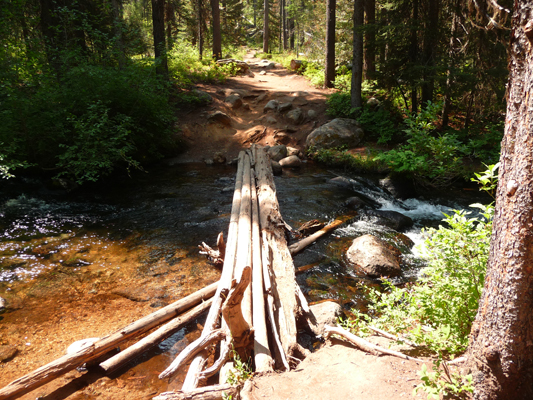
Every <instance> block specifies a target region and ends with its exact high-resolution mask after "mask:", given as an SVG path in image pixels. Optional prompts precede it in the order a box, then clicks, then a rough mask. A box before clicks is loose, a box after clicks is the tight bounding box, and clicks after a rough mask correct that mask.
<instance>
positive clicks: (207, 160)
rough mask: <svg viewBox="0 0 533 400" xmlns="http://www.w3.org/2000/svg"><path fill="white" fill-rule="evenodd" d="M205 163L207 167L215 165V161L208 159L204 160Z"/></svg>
mask: <svg viewBox="0 0 533 400" xmlns="http://www.w3.org/2000/svg"><path fill="white" fill-rule="evenodd" d="M204 163H205V165H213V164H214V163H215V162H214V161H213V159H212V158H206V159H205V160H204Z"/></svg>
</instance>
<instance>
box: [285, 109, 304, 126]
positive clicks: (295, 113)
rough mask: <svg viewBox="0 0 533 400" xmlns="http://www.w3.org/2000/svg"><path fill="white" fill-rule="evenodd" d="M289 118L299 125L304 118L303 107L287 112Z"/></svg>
mask: <svg viewBox="0 0 533 400" xmlns="http://www.w3.org/2000/svg"><path fill="white" fill-rule="evenodd" d="M287 118H288V119H289V121H291V122H292V123H293V124H294V125H298V124H300V123H301V122H302V121H303V120H304V113H303V112H302V109H301V108H295V109H294V110H291V111H289V112H288V113H287Z"/></svg>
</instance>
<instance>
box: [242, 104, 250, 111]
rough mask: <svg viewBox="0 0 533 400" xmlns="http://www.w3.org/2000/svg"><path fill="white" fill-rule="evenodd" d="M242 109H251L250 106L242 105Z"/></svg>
mask: <svg viewBox="0 0 533 400" xmlns="http://www.w3.org/2000/svg"><path fill="white" fill-rule="evenodd" d="M242 108H243V110H249V109H250V104H248V103H242Z"/></svg>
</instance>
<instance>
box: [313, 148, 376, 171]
mask: <svg viewBox="0 0 533 400" xmlns="http://www.w3.org/2000/svg"><path fill="white" fill-rule="evenodd" d="M308 155H309V157H311V158H312V159H313V160H315V161H317V162H320V163H323V164H327V165H328V166H332V167H337V168H343V169H344V170H351V171H355V172H383V170H384V169H385V166H384V165H383V163H382V162H380V161H376V159H375V158H374V157H373V156H372V154H366V155H358V154H351V153H349V152H348V151H347V150H346V149H320V150H315V149H313V148H311V149H309V151H308Z"/></svg>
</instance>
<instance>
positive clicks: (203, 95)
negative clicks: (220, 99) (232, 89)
mask: <svg viewBox="0 0 533 400" xmlns="http://www.w3.org/2000/svg"><path fill="white" fill-rule="evenodd" d="M192 93H194V95H195V96H196V97H198V99H200V101H201V102H202V104H209V103H211V102H212V101H213V98H212V97H211V95H210V94H209V93H207V92H204V91H203V90H200V89H193V90H192Z"/></svg>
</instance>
